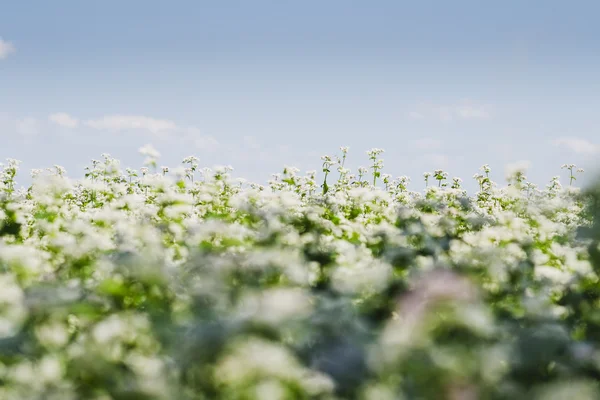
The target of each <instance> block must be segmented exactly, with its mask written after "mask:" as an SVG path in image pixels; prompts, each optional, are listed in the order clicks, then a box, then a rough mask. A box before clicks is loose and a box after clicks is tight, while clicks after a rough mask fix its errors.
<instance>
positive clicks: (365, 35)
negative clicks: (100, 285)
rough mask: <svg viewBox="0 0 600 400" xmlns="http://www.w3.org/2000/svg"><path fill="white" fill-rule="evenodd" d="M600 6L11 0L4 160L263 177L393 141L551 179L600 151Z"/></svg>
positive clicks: (474, 168)
mask: <svg viewBox="0 0 600 400" xmlns="http://www.w3.org/2000/svg"><path fill="white" fill-rule="evenodd" d="M598 15H600V2H598V1H583V0H581V1H572V2H566V1H556V0H545V1H541V0H540V1H533V0H532V1H528V2H524V1H514V0H508V1H503V2H491V1H489V2H484V1H475V0H454V1H452V2H449V1H441V0H438V1H432V0H421V1H418V2H417V1H400V0H394V1H388V0H379V1H370V2H367V1H352V0H343V1H342V0H327V1H323V0H320V1H315V0H305V1H302V2H299V1H298V2H292V1H282V0H279V1H274V0H273V1H266V0H254V1H251V2H250V1H241V0H238V1H234V0H223V1H219V2H208V1H200V0H198V1H185V0H173V1H170V2H167V1H153V0H144V1H139V0H128V1H123V0H120V1H116V0H104V1H102V2H91V1H88V2H83V1H80V0H54V1H52V2H39V1H38V2H34V1H31V0H20V1H10V2H9V1H7V2H2V4H1V5H0V140H1V143H0V159H2V160H4V159H6V158H15V159H19V160H21V161H22V164H21V167H22V172H21V175H20V177H19V179H18V181H19V182H23V183H26V182H27V181H28V180H29V170H30V169H31V168H44V167H51V166H53V165H54V164H58V165H61V166H63V167H65V168H66V169H67V172H68V174H69V175H70V176H72V177H80V176H82V175H83V173H84V167H85V166H87V165H89V164H90V161H91V160H92V159H100V158H101V154H102V153H108V154H110V155H111V156H113V157H115V158H118V159H120V160H121V162H122V164H123V166H124V167H125V166H131V167H134V168H139V167H141V164H142V161H143V157H142V156H141V155H140V154H139V153H138V149H139V148H140V147H142V146H144V145H146V144H152V145H153V146H154V147H155V148H156V149H157V150H158V151H159V152H160V153H161V158H160V160H159V164H160V165H169V166H171V167H174V166H177V165H179V163H180V162H181V160H182V159H183V158H184V157H186V156H189V155H195V156H196V157H198V158H199V160H200V164H201V166H207V167H211V166H214V165H231V166H233V167H234V169H235V170H234V175H235V176H241V177H244V178H247V179H250V180H253V181H265V180H266V179H269V178H270V177H271V174H272V173H276V172H281V171H282V169H283V167H284V166H286V165H287V166H296V167H298V168H300V169H301V171H306V170H319V169H320V168H321V160H320V156H322V155H325V154H329V155H334V154H339V147H340V146H348V147H349V148H350V151H349V155H348V156H349V160H348V165H349V166H350V167H352V168H356V167H358V166H368V164H369V161H368V157H367V155H366V151H367V150H369V149H371V148H382V149H384V150H385V153H383V155H382V158H383V159H384V164H385V167H384V170H383V172H384V173H389V174H392V175H393V176H400V175H407V176H410V177H411V179H412V184H411V185H410V188H412V189H413V190H420V189H422V187H423V186H424V182H423V178H422V175H423V172H425V171H433V170H434V169H443V170H445V171H447V172H448V173H449V176H450V177H453V176H459V177H461V178H463V180H464V182H465V184H466V185H467V186H468V187H469V185H470V187H475V186H476V183H475V182H474V180H473V179H472V176H473V174H475V173H477V172H478V169H479V167H480V166H481V165H483V164H489V165H490V166H491V168H492V174H491V176H492V178H493V179H494V180H497V181H499V182H504V175H505V168H506V166H507V165H510V164H513V163H516V162H524V163H525V164H526V165H528V166H529V167H528V171H527V176H528V178H529V179H530V180H531V181H533V182H534V183H537V184H539V185H540V186H544V185H545V184H547V183H548V182H549V180H550V179H551V178H552V176H555V175H561V177H563V179H562V181H563V183H566V182H567V181H566V179H565V177H566V172H565V170H561V165H562V164H564V163H568V164H570V163H574V164H576V165H577V166H578V167H583V168H585V169H586V172H585V173H584V174H583V177H582V178H580V180H579V181H577V183H578V184H584V183H585V182H586V180H589V179H591V178H592V177H593V176H595V175H594V173H595V171H597V170H598V166H597V164H598V163H597V160H600V112H598V110H599V109H600V95H599V93H600V76H599V71H600V24H598V23H597V18H598V17H597V16H598Z"/></svg>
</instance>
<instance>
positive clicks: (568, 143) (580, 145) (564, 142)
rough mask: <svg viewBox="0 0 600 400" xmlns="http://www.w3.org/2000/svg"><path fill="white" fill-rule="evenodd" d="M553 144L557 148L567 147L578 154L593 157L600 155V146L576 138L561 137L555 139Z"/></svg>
mask: <svg viewBox="0 0 600 400" xmlns="http://www.w3.org/2000/svg"><path fill="white" fill-rule="evenodd" d="M552 144H553V145H554V146H557V147H566V148H568V149H569V150H571V151H572V152H574V153H578V154H586V155H591V154H598V153H600V145H597V144H594V143H592V142H590V141H588V140H586V139H580V138H576V137H561V138H558V139H554V140H552Z"/></svg>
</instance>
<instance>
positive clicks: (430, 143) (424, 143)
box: [413, 138, 442, 150]
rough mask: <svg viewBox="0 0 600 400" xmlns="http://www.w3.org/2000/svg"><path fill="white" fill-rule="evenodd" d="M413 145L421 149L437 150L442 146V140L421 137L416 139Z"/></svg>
mask: <svg viewBox="0 0 600 400" xmlns="http://www.w3.org/2000/svg"><path fill="white" fill-rule="evenodd" d="M413 145H414V147H416V148H417V149H420V150H435V149H439V148H440V147H442V141H441V140H438V139H433V138H421V139H416V140H414V141H413Z"/></svg>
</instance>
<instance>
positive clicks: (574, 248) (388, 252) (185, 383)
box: [0, 146, 594, 399]
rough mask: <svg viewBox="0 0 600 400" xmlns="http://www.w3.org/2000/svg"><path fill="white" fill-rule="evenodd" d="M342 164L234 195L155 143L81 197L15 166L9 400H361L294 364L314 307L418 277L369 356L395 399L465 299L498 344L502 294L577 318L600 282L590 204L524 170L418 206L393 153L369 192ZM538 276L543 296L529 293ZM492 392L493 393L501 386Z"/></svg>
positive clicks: (5, 393)
mask: <svg viewBox="0 0 600 400" xmlns="http://www.w3.org/2000/svg"><path fill="white" fill-rule="evenodd" d="M341 150H342V156H341V158H340V157H335V156H324V157H323V158H322V161H323V172H324V175H325V177H324V181H323V184H322V185H319V183H318V182H317V177H316V172H315V171H309V172H307V173H306V174H305V175H300V174H299V170H298V169H296V168H292V167H286V168H285V170H284V171H283V173H282V174H277V175H275V176H274V178H273V179H272V180H271V181H270V182H269V184H268V185H267V186H263V185H258V184H253V183H247V182H246V181H244V180H237V181H236V180H234V179H232V178H231V176H230V172H231V170H232V168H231V167H217V168H215V169H214V170H210V169H204V170H199V169H198V159H197V158H195V157H188V158H186V159H185V160H183V165H184V167H182V168H179V169H178V168H169V167H168V166H162V167H160V169H159V168H158V167H157V165H158V164H157V159H158V158H159V156H160V154H159V153H158V152H157V151H156V150H155V149H154V148H152V147H151V146H146V147H144V148H142V149H141V153H142V154H143V155H145V156H146V161H145V162H144V164H145V167H144V168H142V169H141V170H140V171H136V170H132V169H126V170H122V169H121V167H120V163H119V162H118V161H117V160H114V159H112V158H111V157H110V156H109V155H107V154H105V155H103V161H97V160H94V161H93V162H92V166H91V167H89V168H87V174H86V178H85V179H83V180H80V181H75V180H71V179H69V178H68V177H67V176H66V172H65V171H64V169H63V168H62V167H60V166H56V167H55V168H54V169H49V170H46V171H43V170H36V171H34V172H32V175H33V176H34V181H33V184H32V186H31V187H30V188H28V189H27V190H21V191H19V190H17V189H16V188H15V179H16V178H15V176H16V174H17V170H18V162H17V161H15V160H9V161H8V165H6V166H2V169H1V171H0V174H1V175H2V182H1V183H0V235H1V236H0V342H1V343H0V380H1V381H2V384H1V385H0V398H2V399H26V398H27V399H36V398H39V399H42V398H43V399H78V398H89V399H110V398H115V399H118V398H140V399H142V398H144V399H146V398H148V399H173V398H232V399H233V398H236V399H237V398H240V399H241V398H244V399H251V398H255V399H279V398H281V399H286V398H309V397H310V398H322V399H325V398H329V399H334V398H344V397H336V396H341V395H340V394H339V393H340V392H339V390H341V389H340V387H341V386H340V385H343V384H344V383H343V382H345V381H344V380H343V379H342V378H339V376H340V375H339V373H337V372H335V371H337V370H336V369H335V368H338V367H334V366H327V364H326V363H325V361H323V360H322V359H320V358H318V359H317V358H315V359H312V361H310V362H309V361H307V360H308V358H306V357H305V356H303V355H302V354H301V352H299V351H295V350H294V349H297V348H298V346H300V344H299V343H304V341H306V343H318V342H319V340H321V339H323V340H324V338H314V337H313V336H312V334H311V328H310V327H311V326H312V325H310V323H309V322H307V321H312V320H313V319H315V320H317V321H316V322H314V321H313V322H311V323H314V324H316V325H318V324H325V323H326V322H327V323H330V322H331V321H327V319H326V320H325V321H321V320H319V318H317V317H315V315H316V312H317V311H316V310H318V309H321V308H324V307H325V306H323V304H321V302H322V299H321V298H320V297H319V296H317V294H316V293H319V290H328V291H329V292H328V293H335V294H336V295H339V296H340V298H348V299H350V300H351V303H352V304H353V305H354V306H355V307H357V309H362V308H361V307H363V308H364V307H374V306H372V305H371V304H372V302H374V301H375V300H374V299H377V298H378V296H380V294H381V293H384V292H385V291H386V290H389V288H390V285H391V282H395V281H396V280H400V281H402V282H404V283H406V285H408V286H409V287H413V286H412V285H415V286H414V287H413V289H414V290H415V293H413V294H411V295H408V296H405V297H404V298H403V300H401V301H400V303H399V304H400V305H399V306H398V308H397V309H395V310H391V311H390V313H389V317H390V319H389V321H387V322H386V323H384V324H383V326H382V333H381V336H380V337H379V338H377V339H376V341H375V343H374V344H373V346H371V348H369V349H367V350H366V351H367V353H368V355H367V356H366V358H367V359H368V362H366V364H365V365H367V366H366V367H365V368H370V370H371V372H370V373H369V374H365V376H369V377H370V378H369V379H371V380H368V379H367V380H365V381H364V382H363V384H362V386H360V387H357V388H356V390H357V391H359V392H360V393H362V395H361V396H363V397H361V398H373V399H375V398H392V396H394V395H393V393H398V392H397V388H396V387H395V386H394V385H397V384H398V382H399V381H398V380H397V379H395V378H389V379H387V378H385V379H384V378H381V379H380V380H377V379H376V378H375V377H376V376H378V375H377V374H379V373H381V374H383V372H381V371H382V370H383V369H385V368H387V366H389V365H391V366H392V367H390V368H392V369H393V368H395V367H393V366H394V365H399V363H402V362H404V361H403V360H408V361H407V362H410V358H409V356H410V354H411V353H410V352H411V351H413V350H414V349H415V348H423V347H424V346H427V345H428V343H429V341H430V340H431V338H430V336H429V333H428V332H429V330H428V328H427V324H428V321H429V319H427V318H429V317H427V315H429V314H428V310H430V309H431V308H432V307H434V305H435V304H438V303H439V302H444V301H450V302H452V301H454V302H456V304H457V307H458V308H457V309H456V310H454V314H453V315H455V318H456V320H457V321H459V322H460V324H463V325H466V326H470V327H471V328H473V330H474V331H476V332H478V334H481V335H484V336H485V335H491V334H492V333H491V332H492V331H493V329H494V317H493V316H492V315H491V311H490V310H489V309H488V308H485V307H484V306H483V305H482V303H481V301H483V300H481V299H482V298H486V297H485V296H489V297H490V298H491V297H494V296H496V297H500V296H502V295H503V293H504V292H505V291H506V290H507V287H508V286H507V285H520V284H523V282H526V281H527V282H529V283H530V284H531V286H530V287H527V288H524V289H523V293H526V295H527V296H530V297H535V298H536V299H538V300H539V301H541V302H542V303H544V304H547V305H548V307H549V309H550V311H551V312H552V313H553V315H563V314H564V312H565V309H564V307H562V306H561V305H559V304H558V303H557V302H556V301H555V300H556V298H557V296H558V295H560V294H561V293H563V292H564V291H565V290H566V289H565V288H566V287H567V286H568V285H569V284H570V282H571V281H572V279H573V277H575V276H577V277H582V278H586V277H592V276H594V270H593V268H592V264H591V263H590V260H589V255H588V252H587V246H588V245H589V242H588V241H584V240H579V239H577V238H576V236H575V234H576V230H577V227H579V226H582V225H585V224H587V223H588V222H589V221H587V220H586V219H585V218H584V217H583V216H582V215H583V214H582V211H583V209H584V206H585V205H584V204H583V202H582V201H581V200H580V198H579V197H578V194H579V191H578V189H572V188H571V189H569V188H562V186H561V185H560V182H558V180H556V179H553V180H552V182H551V184H550V185H549V186H548V187H547V188H546V189H545V190H538V189H537V188H535V186H534V185H532V184H530V183H528V182H527V180H526V177H525V176H524V173H523V171H524V166H522V165H518V166H516V167H514V168H512V169H511V170H510V171H509V172H508V176H507V179H509V183H510V186H507V187H502V188H499V187H498V185H497V184H496V183H495V182H493V181H491V179H490V178H489V173H490V167H489V166H488V165H484V166H483V167H482V168H481V172H480V173H478V174H476V175H475V176H474V179H476V180H477V182H478V184H479V189H480V190H479V191H478V192H477V193H476V194H474V195H473V196H470V197H469V196H467V193H466V191H465V190H463V189H462V187H461V183H462V180H461V179H460V178H457V177H455V178H453V179H452V182H451V183H446V182H445V181H446V180H447V179H448V177H449V174H448V173H447V172H445V171H442V170H436V171H434V172H433V173H430V172H427V173H425V174H424V177H425V180H426V183H427V187H426V190H425V191H424V192H415V191H410V190H409V189H408V185H409V183H410V179H409V178H408V177H406V176H400V177H398V178H396V179H394V178H393V177H392V176H391V175H389V174H381V170H382V168H383V160H381V159H379V155H380V154H381V153H383V150H381V149H372V150H370V151H369V152H368V157H369V159H370V160H371V166H370V170H371V171H372V177H371V179H368V177H367V174H368V173H369V169H368V168H362V167H361V168H360V169H359V171H358V174H357V175H353V174H352V173H351V171H350V170H349V169H347V168H346V167H344V162H345V160H346V155H347V153H348V148H347V147H343V148H341ZM335 165H338V166H339V168H338V169H337V172H339V176H336V175H335V174H334V171H333V169H332V167H333V166H335ZM563 168H567V169H568V170H569V171H571V173H573V171H574V170H575V171H577V172H581V171H582V170H577V169H576V167H575V166H574V165H564V166H563ZM198 175H200V177H198ZM336 178H337V180H336ZM379 178H381V179H379ZM430 178H432V179H433V180H437V181H438V182H437V184H430V182H429V179H430ZM574 179H575V177H574V175H573V174H572V175H571V182H573V180H574ZM378 183H380V184H384V185H385V187H383V188H382V187H379V186H377V184H378ZM440 268H442V269H444V268H446V269H452V268H455V269H456V270H461V268H463V269H465V268H466V269H468V270H469V271H476V272H477V274H478V275H477V276H478V279H479V281H478V282H479V283H480V287H479V291H480V292H478V293H476V291H472V290H471V289H472V283H469V282H467V281H465V280H463V279H462V278H461V279H458V278H457V277H456V276H454V275H441V276H438V275H435V271H437V270H438V269H440ZM525 270H527V271H530V272H531V273H530V274H529V275H528V278H527V279H530V280H526V279H525V278H516V277H517V276H518V273H524V272H519V271H525ZM428 274H433V275H428ZM422 276H431V277H433V278H431V279H430V280H427V279H426V280H425V281H419V279H421V278H420V277H422ZM418 282H425V283H420V284H417V283H418ZM419 285H420V286H419ZM324 288H325V289H324ZM482 293H483V294H482ZM419 296H421V297H419ZM494 298H495V297H494ZM478 299H479V300H478ZM332 307H333V306H332ZM436 307H437V306H436ZM325 308H326V307H325ZM392 314H393V315H395V317H392ZM386 315H387V314H386ZM225 318H229V320H230V321H232V322H229V323H225V322H222V320H223V319H225ZM336 318H340V321H341V320H342V315H341V314H339V315H337V317H336ZM386 318H387V316H386ZM431 318H433V317H431ZM334 319H335V318H334ZM199 320H201V321H203V322H202V324H198V323H197V322H198V321H199ZM215 321H217V322H215ZM218 321H221V322H218ZM161 324H162V325H161ZM211 324H212V325H211ZM340 324H341V322H340ZM316 325H315V326H316ZM160 326H165V329H164V330H161V329H160ZM307 326H308V327H309V328H306V327H307ZM340 326H341V325H340ZM242 327H244V328H242ZM242 329H245V330H242ZM239 332H242V333H243V334H241V333H239ZM261 332H262V333H261ZM265 332H266V333H265ZM334 333H335V334H338V333H343V332H333V333H331V334H332V335H333V334H334ZM225 338H231V340H225ZM276 338H279V339H276ZM2 343H11V346H10V349H7V348H5V347H6V346H5V345H4V344H2ZM306 346H308V347H310V346H313V344H311V345H310V346H309V345H308V344H306ZM314 346H316V344H314ZM221 347H222V351H217V350H216V349H217V348H221ZM495 351H496V353H498V354H503V355H505V353H502V352H501V351H499V350H498V349H496V350H495ZM496 353H494V354H496ZM344 354H345V353H344ZM432 354H433V353H432ZM486 354H487V353H486ZM342 358H343V357H342ZM457 360H458V358H456V357H455V355H454V354H453V353H451V351H450V350H448V353H443V352H439V353H435V357H434V359H433V361H431V362H432V363H434V364H435V365H437V366H440V365H443V368H442V367H440V368H442V369H444V368H445V369H444V370H453V368H455V367H456V368H457V369H460V366H456V365H455V364H453V363H455V362H457ZM402 365H404V364H402ZM486 365H487V364H486ZM340 368H341V367H340ZM482 368H483V367H482ZM332 371H333V372H332ZM384 375H385V374H384ZM382 376H383V375H382ZM385 376H388V375H385ZM389 376H391V375H389ZM485 379H487V381H486V385H491V386H494V385H495V383H497V382H499V381H500V380H501V379H503V375H502V373H493V374H492V373H490V374H488V375H486V378H485ZM397 381H398V382H397ZM340 382H342V383H340ZM189 393H202V395H200V394H199V395H198V396H199V397H193V396H192V397H190V395H189ZM127 396H129V397H127ZM181 396H183V397H181ZM186 396H187V397H186ZM211 396H213V397H211ZM214 396H216V397H214ZM319 396H320V397H319ZM386 396H387V397H386ZM393 398H397V397H393ZM440 398H441V397H440Z"/></svg>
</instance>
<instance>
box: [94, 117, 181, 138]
mask: <svg viewBox="0 0 600 400" xmlns="http://www.w3.org/2000/svg"><path fill="white" fill-rule="evenodd" d="M84 125H86V126H88V127H90V128H93V129H97V130H105V131H113V132H122V131H133V130H137V131H147V132H150V133H152V134H154V135H164V134H167V133H169V132H175V131H177V129H178V127H177V124H176V123H175V122H173V121H170V120H167V119H156V118H151V117H146V116H143V115H107V116H104V117H102V118H99V119H90V120H87V121H85V122H84Z"/></svg>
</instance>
